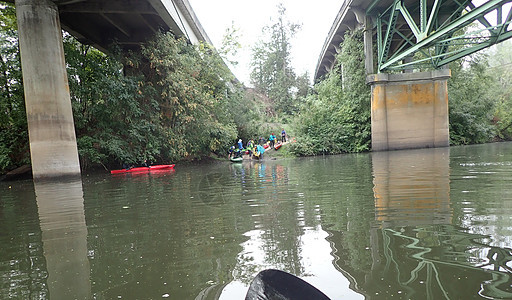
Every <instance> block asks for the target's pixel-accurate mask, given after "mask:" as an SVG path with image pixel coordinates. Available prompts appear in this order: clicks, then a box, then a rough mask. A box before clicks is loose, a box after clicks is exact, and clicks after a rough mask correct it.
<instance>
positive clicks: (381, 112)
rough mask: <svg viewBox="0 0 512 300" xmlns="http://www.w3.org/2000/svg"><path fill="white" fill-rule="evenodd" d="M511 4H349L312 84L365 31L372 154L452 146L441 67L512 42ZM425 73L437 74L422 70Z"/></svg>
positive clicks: (398, 0)
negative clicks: (347, 39)
mask: <svg viewBox="0 0 512 300" xmlns="http://www.w3.org/2000/svg"><path fill="white" fill-rule="evenodd" d="M511 7H512V1H511V0H345V2H344V3H343V5H342V7H341V9H340V11H339V13H338V15H337V16H336V19H335V21H334V23H333V25H332V27H331V29H330V31H329V34H328V36H327V38H326V40H325V43H324V46H323V48H322V52H321V54H320V57H319V60H318V63H317V67H316V71H315V80H320V79H321V78H322V77H323V76H325V75H326V74H327V73H328V72H329V71H330V70H332V68H333V67H334V66H335V63H336V58H335V57H336V54H337V52H339V45H340V43H341V42H342V41H343V36H344V34H345V32H346V31H348V30H354V29H356V28H362V29H363V30H364V49H365V50H364V51H365V57H366V59H365V67H366V73H367V74H369V75H368V77H367V82H368V83H369V84H371V86H372V99H371V104H372V150H377V151H378V150H394V149H407V148H428V147H443V146H448V145H449V134H448V91H447V80H448V78H449V77H450V71H449V70H448V69H445V68H444V66H446V65H447V64H448V63H450V62H452V61H454V60H457V59H459V58H461V57H464V56H466V55H469V54H472V53H474V52H477V51H479V50H481V49H484V48H487V47H490V46H492V45H494V44H496V43H499V42H501V41H504V40H506V39H509V38H511V37H512V25H511V21H512V9H511ZM474 24H476V25H474ZM469 25H471V26H469ZM374 49H376V50H377V53H374ZM374 60H375V61H374ZM425 69H431V70H433V71H429V72H420V70H425ZM375 71H376V72H377V74H374V73H375ZM398 72H401V73H398Z"/></svg>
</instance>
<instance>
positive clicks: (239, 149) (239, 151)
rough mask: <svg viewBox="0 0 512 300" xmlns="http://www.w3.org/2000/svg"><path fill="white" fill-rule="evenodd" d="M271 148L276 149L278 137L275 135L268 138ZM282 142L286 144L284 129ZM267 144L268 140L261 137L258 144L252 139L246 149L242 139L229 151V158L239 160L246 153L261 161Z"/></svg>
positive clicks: (272, 134)
mask: <svg viewBox="0 0 512 300" xmlns="http://www.w3.org/2000/svg"><path fill="white" fill-rule="evenodd" d="M268 141H269V146H270V147H271V148H275V145H276V142H277V137H276V136H275V134H274V133H271V134H270V135H269V138H268ZM281 142H282V143H284V142H286V131H285V130H284V129H283V130H282V131H281ZM266 143H267V140H266V139H265V138H264V137H262V136H260V138H259V140H258V144H256V143H255V142H254V140H253V139H250V140H249V141H248V142H247V145H246V147H245V148H244V144H243V142H242V139H239V140H238V142H237V144H236V146H231V147H230V148H229V150H228V158H239V157H242V155H243V153H244V152H248V154H249V156H250V157H251V158H257V159H261V158H262V157H263V152H265V148H264V147H263V145H264V144H266Z"/></svg>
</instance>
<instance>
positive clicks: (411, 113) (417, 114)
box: [367, 69, 450, 151]
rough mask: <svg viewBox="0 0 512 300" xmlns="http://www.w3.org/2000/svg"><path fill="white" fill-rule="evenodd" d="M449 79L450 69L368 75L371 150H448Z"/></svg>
mask: <svg viewBox="0 0 512 300" xmlns="http://www.w3.org/2000/svg"><path fill="white" fill-rule="evenodd" d="M448 78H450V70H448V69H443V70H437V71H432V72H419V73H405V74H384V73H379V74H373V75H369V76H368V77H367V82H368V83H369V84H371V87H372V100H371V102H372V103H371V106H372V108H371V109H372V112H371V119H372V150H373V151H386V150H398V149H415V148H435V147H447V146H449V130H448V87H447V81H448Z"/></svg>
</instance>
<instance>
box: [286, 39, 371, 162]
mask: <svg viewBox="0 0 512 300" xmlns="http://www.w3.org/2000/svg"><path fill="white" fill-rule="evenodd" d="M362 39H363V35H362V31H360V30H358V31H353V32H349V33H347V34H346V35H345V39H344V41H343V42H342V44H341V45H340V47H341V48H340V49H341V52H340V53H339V54H338V55H337V58H336V61H337V64H336V66H335V67H334V68H333V70H332V71H331V72H329V74H328V75H327V77H326V78H325V79H324V80H323V81H321V82H320V83H318V84H317V85H316V86H315V93H313V94H311V95H310V96H309V97H308V98H307V101H306V103H305V104H304V105H303V107H302V109H301V111H300V115H299V117H298V118H297V131H298V139H297V141H298V142H297V143H296V144H293V145H292V148H291V151H292V152H294V153H295V154H296V155H317V154H337V153H342V152H360V151H366V150H369V147H370V139H371V121H370V89H369V87H368V86H367V85H366V82H365V78H366V76H365V75H366V74H365V68H364V51H363V40H362Z"/></svg>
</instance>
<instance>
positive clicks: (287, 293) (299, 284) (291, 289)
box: [245, 269, 330, 300]
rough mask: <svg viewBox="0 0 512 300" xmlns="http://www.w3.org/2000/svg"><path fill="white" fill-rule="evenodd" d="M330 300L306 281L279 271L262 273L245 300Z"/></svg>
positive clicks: (251, 286)
mask: <svg viewBox="0 0 512 300" xmlns="http://www.w3.org/2000/svg"><path fill="white" fill-rule="evenodd" d="M306 299H307V300H310V299H314V300H330V299H329V297H327V296H326V295H325V294H324V293H322V292H321V291H320V290H318V289H317V288H315V287H314V286H312V285H311V284H309V283H307V282H305V281H304V280H302V279H300V278H298V277H296V276H294V275H292V274H289V273H286V272H283V271H279V270H273V269H268V270H264V271H261V272H260V273H258V275H256V277H255V278H254V279H253V281H252V283H251V285H250V286H249V290H248V291H247V295H246V296H245V300H306Z"/></svg>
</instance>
